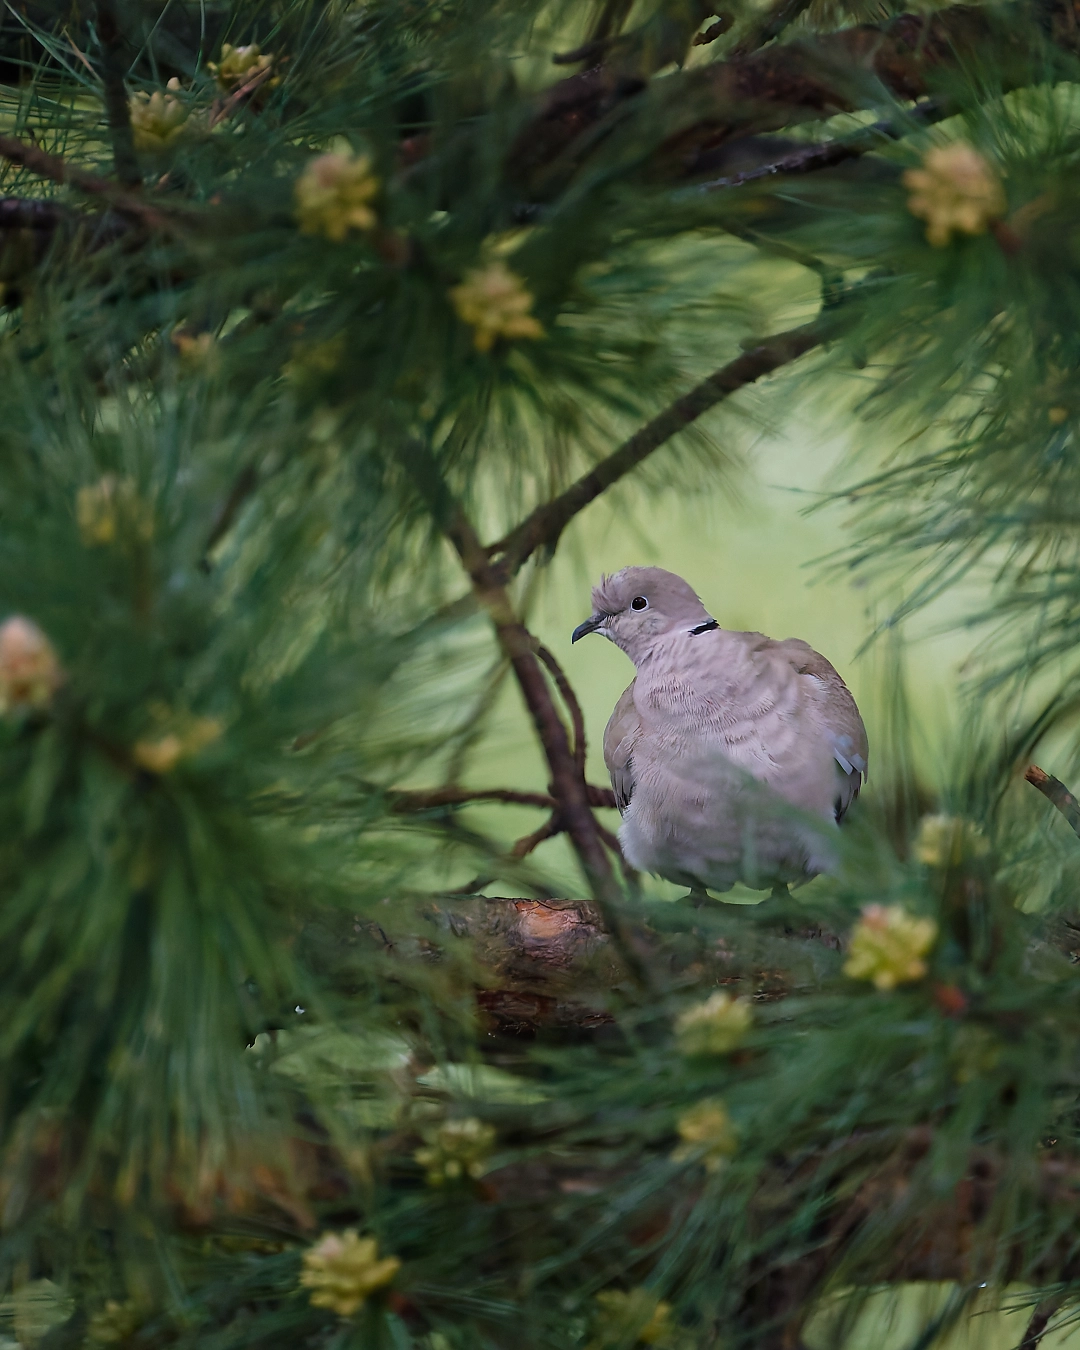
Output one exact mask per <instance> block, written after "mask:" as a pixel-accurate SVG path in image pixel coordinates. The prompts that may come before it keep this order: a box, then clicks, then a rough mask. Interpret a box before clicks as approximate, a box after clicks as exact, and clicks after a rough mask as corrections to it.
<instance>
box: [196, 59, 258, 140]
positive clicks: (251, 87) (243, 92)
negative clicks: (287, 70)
mask: <svg viewBox="0 0 1080 1350" xmlns="http://www.w3.org/2000/svg"><path fill="white" fill-rule="evenodd" d="M273 73H274V68H273V66H264V67H263V68H262V70H260V71H257V72H256V73H255V74H254V75H253V76H252V77H251V79H250V80H248V81H247V83H246V84H242V85H241V86H240V88H239V89H237V90H235V91H234V92H233V93H231V94H230V95H229V97H228V98H226V99H215V100H214V105H213V107H212V108H211V109H210V118H209V125H210V127H211V129H213V128H214V127H216V126H217V124H218V123H219V122H224V121H225V119H226V118H227V117H231V116H232V114H233V113H234V112H235V110H236V108H237V106H238V105H239V104H240V103H242V102H243V101H244V99H245V98H247V96H248V95H249V94H253V93H254V92H255V90H256V89H258V87H259V86H260V85H261V84H265V83H266V81H267V80H268V79H269V78H270V76H271V75H272V74H273Z"/></svg>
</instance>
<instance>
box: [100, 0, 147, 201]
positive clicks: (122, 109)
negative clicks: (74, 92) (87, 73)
mask: <svg viewBox="0 0 1080 1350" xmlns="http://www.w3.org/2000/svg"><path fill="white" fill-rule="evenodd" d="M97 34H98V40H99V41H100V43H101V83H102V86H103V89H104V94H105V115H106V117H107V118H108V122H109V134H110V137H111V139H112V148H113V164H114V165H115V166H116V176H117V178H118V179H119V180H120V182H121V183H123V184H124V185H125V186H126V187H141V186H142V174H141V173H140V172H139V160H138V156H137V155H136V154H135V136H134V133H133V132H132V130H131V114H130V112H129V110H128V92H127V86H126V85H125V83H124V77H125V75H126V74H127V62H126V61H125V59H124V49H125V47H126V46H127V43H126V41H125V39H124V32H123V28H122V27H121V25H120V20H119V17H118V15H117V13H116V5H115V3H114V0H97Z"/></svg>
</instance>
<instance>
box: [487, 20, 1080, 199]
mask: <svg viewBox="0 0 1080 1350" xmlns="http://www.w3.org/2000/svg"><path fill="white" fill-rule="evenodd" d="M1053 3H1054V11H1053V14H1051V15H1050V16H1049V17H1050V19H1051V20H1053V18H1054V17H1055V16H1056V15H1057V14H1059V13H1060V14H1062V15H1063V16H1064V18H1065V19H1066V20H1067V19H1068V6H1066V5H1064V4H1063V3H1062V0H1053ZM785 8H786V6H784V5H783V4H781V6H780V8H779V10H778V11H777V13H776V17H775V19H774V22H776V21H779V19H780V18H782V17H783V11H784V10H785ZM1021 15H1023V16H1024V17H1025V18H1026V16H1027V11H1026V10H1022V9H1020V8H1019V7H1017V8H1016V9H1015V10H1014V9H1012V8H1010V9H1006V10H1003V11H990V10H988V9H985V8H982V7H978V6H973V5H953V6H951V7H949V8H946V9H943V10H939V11H937V12H936V13H934V14H929V15H928V14H901V15H898V16H896V17H895V18H893V19H890V20H889V21H887V22H885V23H881V24H855V25H852V26H850V27H847V28H842V29H840V30H838V31H836V32H832V33H822V34H817V35H808V36H807V37H805V38H800V39H799V40H797V41H793V42H785V43H774V44H773V45H771V46H768V47H766V48H764V49H763V50H761V51H757V52H755V53H753V54H752V55H744V56H739V57H737V58H735V59H732V60H727V61H719V62H714V63H711V64H709V65H706V66H702V67H698V68H697V69H693V70H687V71H684V72H683V73H682V74H680V75H677V76H668V77H667V78H666V79H665V90H666V91H668V92H669V93H670V95H671V96H672V98H673V99H674V102H675V103H676V104H680V105H682V106H693V105H694V104H695V103H696V105H697V106H699V107H700V108H701V109H702V112H701V114H700V116H699V117H698V119H697V120H696V121H695V122H694V124H693V125H692V126H690V127H687V128H684V129H683V130H681V131H679V132H678V133H677V134H676V135H675V136H673V137H672V138H671V139H669V140H668V141H666V142H665V143H664V144H663V145H661V146H660V147H659V148H658V150H657V152H656V154H655V157H654V159H655V163H656V164H657V165H658V166H659V167H662V168H666V169H667V170H668V171H670V170H671V169H672V167H675V168H676V169H677V171H678V172H681V173H683V174H695V173H697V172H700V167H699V160H700V157H701V156H702V155H708V153H709V152H710V151H713V150H715V149H716V148H717V147H718V146H720V145H722V144H724V143H725V142H729V141H732V140H735V139H737V138H741V137H744V136H750V135H753V134H755V133H761V132H770V131H778V130H780V129H781V128H783V127H787V126H792V125H794V124H795V123H798V122H806V121H816V120H819V119H822V118H828V117H831V116H833V115H834V114H835V113H838V112H852V111H855V110H856V109H858V108H862V107H866V106H868V104H870V103H871V102H872V99H873V94H872V90H873V87H874V86H875V85H879V86H880V85H883V86H884V87H885V88H886V89H887V90H888V91H889V92H890V93H891V94H893V95H894V96H895V97H897V98H900V99H903V100H913V99H918V98H922V97H925V96H926V95H927V94H928V93H930V92H931V88H930V86H931V84H932V83H933V82H934V81H935V79H936V77H937V76H938V74H939V72H941V71H942V70H956V69H957V68H958V67H959V66H961V65H970V64H972V63H973V62H974V61H976V60H977V59H978V57H979V56H980V55H985V56H986V57H987V58H988V59H989V60H991V62H992V65H993V68H994V70H995V73H996V76H997V77H998V79H999V80H1000V84H1001V87H1002V89H1003V90H1008V89H1011V88H1015V87H1016V86H1017V85H1018V84H1021V83H1023V82H1025V81H1027V80H1029V79H1030V78H1031V71H1032V63H1033V58H1035V57H1038V55H1039V52H1038V51H1036V46H1037V45H1038V43H1039V42H1040V41H1041V38H1040V37H1039V35H1038V34H1037V33H1036V34H1035V36H1034V37H1033V38H1030V39H1027V40H1025V38H1024V37H1023V35H1024V34H1027V33H1033V32H1034V30H1033V28H1032V25H1031V24H1030V23H1023V22H1018V21H1017V20H1019V19H1020V17H1021ZM1058 27H1059V28H1060V29H1061V32H1060V33H1059V34H1056V36H1057V37H1058V38H1059V41H1060V42H1061V45H1063V46H1072V47H1074V46H1075V37H1074V36H1072V34H1071V32H1069V31H1068V24H1067V23H1062V24H1059V25H1058ZM763 31H767V30H763ZM1018 34H1019V35H1021V36H1020V37H1019V38H1018ZM680 85H681V86H682V98H681V99H680V98H679V92H680ZM645 87H646V86H645V84H644V82H642V81H637V82H636V83H635V82H634V81H627V80H625V79H620V78H619V74H618V72H617V71H614V70H611V69H608V68H607V67H606V66H599V67H596V68H595V69H592V70H587V71H584V72H582V73H580V74H578V75H573V76H571V77H569V78H568V79H566V80H562V81H560V82H559V83H558V84H557V85H555V86H553V87H552V88H551V89H548V90H546V91H545V92H544V94H543V95H542V96H541V97H540V99H539V101H538V104H537V112H536V116H535V117H534V118H532V119H530V121H529V122H528V123H527V124H526V126H525V127H524V128H523V130H522V132H521V133H520V134H519V136H518V137H516V138H515V141H514V144H513V146H512V149H511V153H510V156H509V160H508V165H509V172H510V174H511V176H512V177H513V178H515V179H516V180H517V181H519V182H521V181H522V180H523V179H524V180H525V181H526V182H528V181H529V179H530V178H531V176H532V175H534V174H537V173H543V172H544V171H545V170H546V169H547V168H548V167H549V166H552V165H553V164H554V163H555V161H557V160H559V159H560V158H561V157H563V156H567V155H568V152H569V155H568V159H567V166H568V168H572V167H573V161H574V160H575V154H576V148H578V149H580V154H582V155H584V154H587V153H588V151H589V147H590V146H591V145H593V144H599V143H600V142H599V141H598V140H596V139H595V138H594V136H593V133H594V130H595V128H597V127H598V126H599V125H600V124H601V123H602V122H604V121H605V120H610V119H611V116H612V114H613V112H615V110H616V109H619V108H620V107H622V106H623V105H626V104H627V103H628V102H629V101H631V100H633V99H639V100H641V96H642V92H643V90H644V89H645ZM649 106H650V105H646V104H645V103H644V102H643V103H642V107H643V110H646V109H647V108H648V107H649ZM665 106H672V105H671V104H669V103H668V102H667V100H665Z"/></svg>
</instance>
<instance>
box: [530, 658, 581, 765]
mask: <svg viewBox="0 0 1080 1350" xmlns="http://www.w3.org/2000/svg"><path fill="white" fill-rule="evenodd" d="M536 654H537V656H538V657H539V658H540V660H541V661H543V663H544V665H545V666H547V668H548V670H549V671H550V672H551V678H552V679H553V680H554V681H555V686H556V688H557V689H558V691H559V694H560V695H561V697H562V701H563V703H564V704H565V705H566V711H567V712H568V713H569V714H570V722H571V724H572V726H573V728H574V763H575V764H576V765H577V767H578V772H579V773H580V774H581V776H582V778H584V777H585V718H584V715H583V714H582V711H581V704H580V703H579V702H578V700H577V695H576V694H575V693H574V690H573V686H572V685H571V684H570V681H569V680H568V679H567V678H566V673H565V671H564V670H563V668H562V666H560V665H559V663H558V661H556V660H555V657H554V656H553V655H552V654H551V652H549V651H548V649H547V648H546V647H545V646H543V645H542V644H541V643H539V642H538V643H537V644H536Z"/></svg>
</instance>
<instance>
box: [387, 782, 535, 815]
mask: <svg viewBox="0 0 1080 1350" xmlns="http://www.w3.org/2000/svg"><path fill="white" fill-rule="evenodd" d="M389 799H390V804H391V810H392V811H394V813H395V814H397V815H409V814H411V813H412V812H414V811H434V810H436V809H437V808H438V807H440V806H465V805H467V804H468V803H469V802H504V803H506V804H508V805H511V806H539V807H541V808H542V809H543V810H545V811H554V810H555V807H556V806H557V802H556V801H555V798H554V797H550V796H548V794H547V793H546V792H516V791H514V790H513V789H511V788H478V789H476V790H472V789H470V788H459V787H442V788H433V789H432V790H431V791H430V792H419V791H418V792H391V793H390V794H389Z"/></svg>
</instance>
